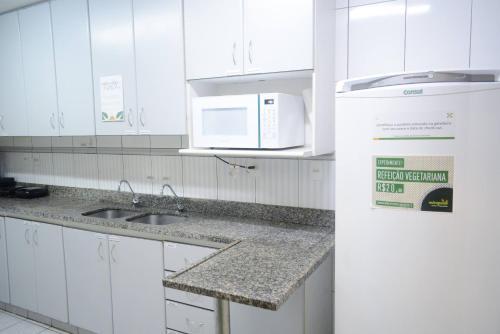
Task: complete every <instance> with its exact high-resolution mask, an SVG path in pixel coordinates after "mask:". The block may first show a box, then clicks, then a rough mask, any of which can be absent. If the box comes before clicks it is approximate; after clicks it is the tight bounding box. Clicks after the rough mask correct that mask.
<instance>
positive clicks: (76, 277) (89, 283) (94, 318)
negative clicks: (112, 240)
mask: <svg viewBox="0 0 500 334" xmlns="http://www.w3.org/2000/svg"><path fill="white" fill-rule="evenodd" d="M63 236H64V245H65V260H66V275H67V287H68V309H69V323H70V324H71V325H74V326H77V327H81V328H84V329H87V330H90V331H92V332H95V333H99V334H111V333H113V316H112V308H111V284H110V271H109V252H108V240H107V236H106V235H104V234H99V233H92V232H86V231H80V230H76V229H69V228H64V229H63ZM137 293H140V292H139V291H137Z"/></svg>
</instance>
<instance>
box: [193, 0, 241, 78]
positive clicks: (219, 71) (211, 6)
mask: <svg viewBox="0 0 500 334" xmlns="http://www.w3.org/2000/svg"><path fill="white" fill-rule="evenodd" d="M184 27H185V47H186V77H187V79H201V78H213V77H223V76H228V75H238V74H243V1H242V0H211V1H207V0H185V1H184Z"/></svg>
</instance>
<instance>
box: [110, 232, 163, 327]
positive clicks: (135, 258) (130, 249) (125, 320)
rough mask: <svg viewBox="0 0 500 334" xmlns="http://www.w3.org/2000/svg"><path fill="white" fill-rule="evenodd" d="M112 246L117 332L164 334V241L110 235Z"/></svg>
mask: <svg viewBox="0 0 500 334" xmlns="http://www.w3.org/2000/svg"><path fill="white" fill-rule="evenodd" d="M109 247H110V262H111V286H112V300H113V327H114V333H120V334H136V333H163V332H164V331H165V328H166V325H165V314H164V312H165V311H164V307H165V306H164V295H163V285H162V279H163V249H162V242H161V241H152V240H144V239H138V238H129V237H121V236H120V237H118V236H109ZM145 254H147V256H144V255H145Z"/></svg>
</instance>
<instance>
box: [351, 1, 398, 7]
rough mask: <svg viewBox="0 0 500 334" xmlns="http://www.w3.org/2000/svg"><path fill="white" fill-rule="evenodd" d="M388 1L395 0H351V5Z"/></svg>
mask: <svg viewBox="0 0 500 334" xmlns="http://www.w3.org/2000/svg"><path fill="white" fill-rule="evenodd" d="M387 1H394V0H349V7H356V6H364V5H373V4H376V3H380V2H387ZM341 2H342V1H341Z"/></svg>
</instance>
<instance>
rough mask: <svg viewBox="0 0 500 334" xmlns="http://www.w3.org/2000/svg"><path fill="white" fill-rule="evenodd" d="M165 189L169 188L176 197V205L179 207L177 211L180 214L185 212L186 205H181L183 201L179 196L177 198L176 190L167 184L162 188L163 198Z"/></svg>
mask: <svg viewBox="0 0 500 334" xmlns="http://www.w3.org/2000/svg"><path fill="white" fill-rule="evenodd" d="M165 188H168V189H170V191H171V192H172V194H173V195H174V198H175V205H176V206H177V211H179V212H183V211H184V205H182V203H181V199H180V198H179V196H177V193H176V192H175V191H174V188H172V186H171V185H170V184H168V183H165V184H164V185H163V186H162V187H161V193H160V195H161V196H163V193H164V192H165Z"/></svg>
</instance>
